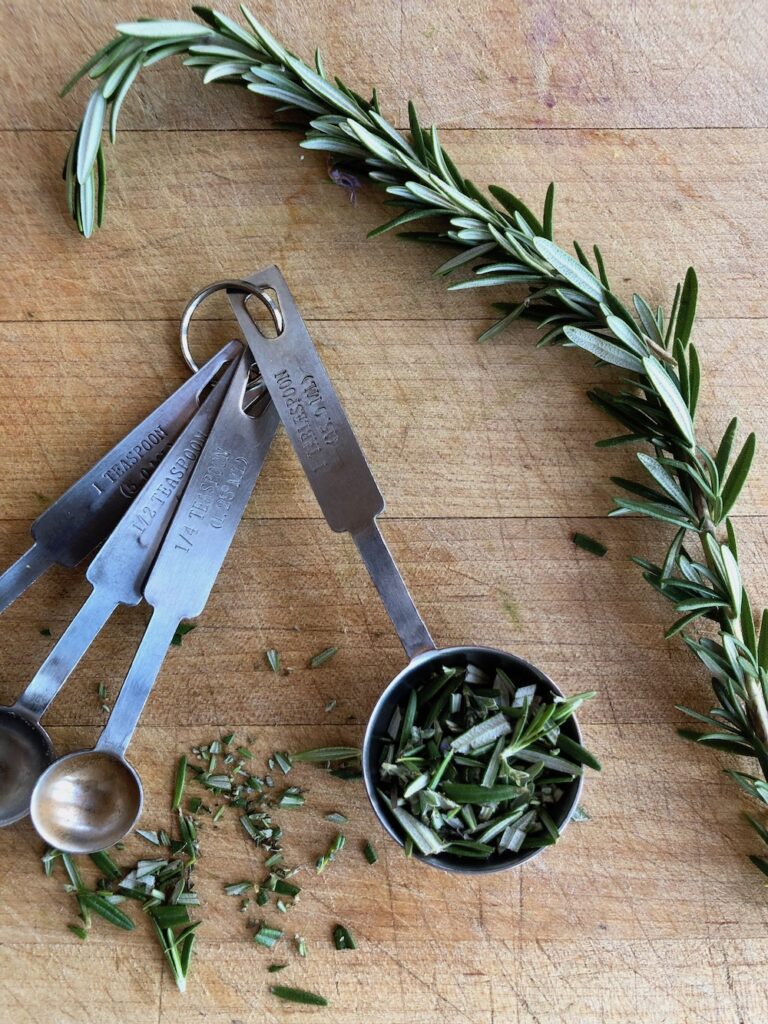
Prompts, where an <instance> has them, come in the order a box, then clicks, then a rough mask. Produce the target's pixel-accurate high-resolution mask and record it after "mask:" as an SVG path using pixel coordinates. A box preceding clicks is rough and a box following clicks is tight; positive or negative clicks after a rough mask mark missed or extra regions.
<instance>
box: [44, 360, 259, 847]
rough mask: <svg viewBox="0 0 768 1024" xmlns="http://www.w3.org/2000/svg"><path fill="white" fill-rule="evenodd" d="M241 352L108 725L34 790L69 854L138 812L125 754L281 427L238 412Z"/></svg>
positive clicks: (114, 833)
mask: <svg viewBox="0 0 768 1024" xmlns="http://www.w3.org/2000/svg"><path fill="white" fill-rule="evenodd" d="M250 363H251V359H250V356H249V355H248V354H247V353H246V354H244V356H243V357H242V358H241V360H240V361H239V363H238V366H237V370H236V371H235V375H234V377H233V379H232V383H231V384H230V386H229V389H228V391H227V394H226V395H225V397H224V400H223V403H222V406H221V410H220V412H219V415H218V418H217V419H216V421H215V423H214V424H213V427H212V428H211V431H210V434H209V435H208V440H207V442H206V444H205V447H204V449H203V451H202V453H201V454H200V456H199V458H198V461H197V465H196V466H195V469H194V472H193V473H192V476H191V478H190V480H189V483H188V485H187V488H186V490H185V492H184V495H183V497H182V499H181V502H180V503H179V508H178V511H177V512H176V515H175V516H174V518H173V520H172V522H171V525H170V527H169V528H168V532H167V534H166V536H165V539H164V541H163V545H162V547H161V548H160V551H159V553H158V556H157V560H156V562H155V565H154V567H153V569H152V572H151V574H150V576H149V579H148V580H147V583H146V586H145V588H144V596H145V598H146V600H147V602H148V603H149V604H150V605H151V606H152V608H153V609H154V611H153V613H152V618H151V619H150V622H149V625H148V626H147V629H146V631H145V633H144V636H143V638H142V641H141V644H140V645H139V648H138V651H137V652H136V656H135V658H134V660H133V663H132V665H131V667H130V669H129V671H128V675H127V676H126V678H125V682H124V683H123V686H122V688H121V690H120V693H119V695H118V698H117V701H116V702H115V705H114V707H113V709H112V713H111V714H110V716H109V720H108V721H107V725H106V727H105V729H104V731H103V732H102V734H101V736H100V737H99V740H98V742H97V743H96V746H95V747H94V748H93V749H92V750H85V751H77V752H75V753H73V754H68V755H67V756H66V757H62V758H60V759H59V760H58V761H55V762H54V763H53V764H52V765H51V766H50V767H49V768H48V769H47V770H46V771H45V773H44V774H43V775H42V776H41V777H40V779H39V781H38V783H37V785H36V786H35V789H34V791H33V793H32V801H31V808H30V813H31V817H32V823H33V824H34V826H35V828H36V829H37V831H38V832H39V834H40V835H41V836H42V838H43V839H44V840H45V841H46V842H47V843H49V844H50V845H51V846H54V847H56V848H58V849H60V850H64V851H65V852H68V853H94V852H95V851H97V850H103V849H105V848H107V847H109V846H112V845H114V843H116V842H117V841H118V840H120V839H122V838H123V836H124V835H125V834H126V833H127V832H129V831H130V829H131V828H132V827H133V825H134V824H135V822H136V820H137V818H138V817H139V815H140V813H141V807H142V801H143V794H142V788H141V780H140V779H139V775H138V773H137V771H136V769H135V768H133V767H132V766H131V764H129V762H128V761H127V760H126V757H125V751H126V749H127V747H128V744H129V743H130V740H131V737H132V736H133V733H134V730H135V728H136V725H137V723H138V721H139V718H140V717H141V713H142V711H143V709H144V705H145V703H146V701H147V698H148V697H149V694H150V692H151V690H152V686H153V685H154V682H155V679H156V677H157V674H158V672H159V671H160V668H161V666H162V663H163V659H164V658H165V654H166V652H167V650H168V647H169V645H170V643H171V640H172V639H173V635H174V633H175V632H176V629H177V628H178V625H179V623H180V622H181V620H182V619H190V618H194V617H195V616H197V615H200V613H201V612H202V611H203V608H204V607H205V604H206V601H207V600H208V595H209V594H210V592H211V588H212V587H213V584H214V582H215V580H216V576H217V574H218V571H219V569H220V567H221V564H222V562H223V561H224V558H225V556H226V553H227V551H228V549H229V546H230V543H231V541H232V538H233V537H234V534H235V531H236V529H237V526H238V524H239V522H240V519H241V517H242V515H243V512H244V510H245V506H246V505H247V503H248V499H249V497H250V495H251V492H252V491H253V488H254V485H255V483H256V479H257V477H258V475H259V472H260V471H261V467H262V465H263V463H264V459H265V457H266V454H267V452H268V450H269V446H270V444H271V443H272V438H273V437H274V434H275V430H276V429H277V425H278V423H279V420H278V417H277V414H276V412H275V409H274V406H273V405H272V403H271V402H269V401H266V402H264V403H262V405H261V410H260V413H259V415H258V416H257V417H256V418H251V417H250V416H248V415H247V414H246V413H244V412H243V409H242V401H243V394H244V392H245V388H246V384H247V380H248V372H249V367H250Z"/></svg>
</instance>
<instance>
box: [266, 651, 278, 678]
mask: <svg viewBox="0 0 768 1024" xmlns="http://www.w3.org/2000/svg"><path fill="white" fill-rule="evenodd" d="M266 658H267V662H268V663H269V667H270V668H271V669H272V671H273V672H275V673H277V672H279V671H280V655H279V654H278V653H277V651H276V650H275V648H274V647H270V648H269V650H268V651H267V652H266Z"/></svg>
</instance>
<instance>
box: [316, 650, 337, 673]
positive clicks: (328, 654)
mask: <svg viewBox="0 0 768 1024" xmlns="http://www.w3.org/2000/svg"><path fill="white" fill-rule="evenodd" d="M338 650H339V648H338V647H326V648H325V650H324V651H320V653H319V654H316V655H315V656H314V657H313V658H311V659H310V662H309V667H310V668H320V666H321V665H324V664H325V663H326V661H330V660H331V658H332V657H333V656H334V654H336V653H337V652H338Z"/></svg>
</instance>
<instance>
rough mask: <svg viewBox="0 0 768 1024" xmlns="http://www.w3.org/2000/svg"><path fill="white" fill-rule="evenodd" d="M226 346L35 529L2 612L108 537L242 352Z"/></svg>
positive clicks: (4, 592)
mask: <svg viewBox="0 0 768 1024" xmlns="http://www.w3.org/2000/svg"><path fill="white" fill-rule="evenodd" d="M237 346H238V342H231V343H230V345H227V346H225V347H224V348H223V349H222V350H221V351H220V352H218V353H217V354H216V355H215V356H214V357H213V358H212V359H210V360H209V361H208V362H207V363H206V364H205V366H204V367H203V368H202V370H201V372H200V375H199V376H197V375H196V376H194V377H192V378H191V379H190V380H187V381H185V382H184V383H183V384H182V385H181V387H180V388H177V390H176V391H174V392H173V394H172V395H170V396H169V397H168V398H167V399H166V400H165V401H164V402H163V403H162V404H161V405H159V406H158V407H157V408H156V409H155V410H154V411H153V412H151V413H150V414H149V416H147V417H146V419H144V420H142V421H141V423H139V425H138V426H137V427H134V429H133V430H131V431H130V433H128V434H126V435H125V437H124V438H123V439H122V440H121V441H118V443H117V444H116V445H115V446H114V448H112V450H111V451H109V452H107V454H106V455H104V456H103V457H102V458H101V459H99V461H98V462H97V463H96V464H95V465H94V466H92V467H91V468H90V469H89V470H88V472H87V473H85V474H84V475H83V476H81V477H80V479H79V480H78V481H77V482H76V483H74V484H73V485H72V486H71V487H70V488H69V490H67V491H65V492H64V494H62V496H61V497H60V498H58V499H57V500H56V501H55V502H54V503H53V504H52V505H51V506H50V507H49V508H47V509H46V510H45V512H43V513H42V514H41V515H39V516H38V517H37V519H36V520H35V521H34V523H33V524H32V526H31V528H30V532H31V534H32V537H33V538H34V544H33V545H32V547H31V548H29V549H28V550H27V551H25V552H24V554H23V555H21V557H20V558H18V559H17V560H16V561H15V562H14V564H13V565H12V566H10V567H9V568H8V569H6V571H5V572H4V573H3V574H2V576H0V612H3V611H5V609H6V608H7V607H8V605H9V604H11V603H12V602H13V601H15V600H16V598H17V597H19V596H20V595H21V594H23V593H24V591H25V590H26V589H27V587H29V586H30V585H31V584H32V583H34V582H35V580H36V579H38V578H39V577H40V576H42V574H43V573H44V572H45V571H46V570H47V569H49V568H50V567H51V566H52V565H55V564H57V563H58V564H59V565H63V566H66V567H68V568H73V567H74V566H76V565H77V564H78V563H79V562H82V560H83V559H84V558H85V557H86V556H87V555H89V554H90V553H91V551H94V550H95V549H96V548H97V547H98V546H99V544H101V542H102V541H103V540H104V539H105V538H106V537H107V536H108V534H109V533H110V532H111V530H112V528H113V527H114V525H115V523H116V522H117V521H118V519H119V518H120V516H121V515H122V514H123V512H125V510H126V509H127V508H128V506H129V505H130V503H131V502H132V501H133V499H134V498H135V497H136V495H137V493H138V492H139V490H140V489H141V488H142V487H143V486H144V484H145V483H146V481H147V480H148V479H149V477H150V476H151V474H152V471H153V470H154V468H155V467H156V466H157V465H158V463H159V462H160V460H161V459H162V457H163V456H164V455H165V453H166V452H167V451H168V449H169V447H170V446H171V444H172V443H173V442H174V441H175V440H176V438H177V437H178V436H179V434H180V433H181V431H182V430H183V429H184V427H185V426H186V425H187V423H189V420H190V418H191V417H192V416H193V415H194V413H195V412H196V411H197V408H198V405H199V404H200V401H199V400H200V393H201V392H202V391H203V390H204V388H205V387H206V385H207V384H209V383H210V381H211V380H213V378H214V377H215V376H216V374H217V373H218V372H219V370H220V369H221V368H222V366H224V364H225V363H227V362H230V361H231V360H232V359H233V358H234V356H235V355H236V354H237V352H238V348H237Z"/></svg>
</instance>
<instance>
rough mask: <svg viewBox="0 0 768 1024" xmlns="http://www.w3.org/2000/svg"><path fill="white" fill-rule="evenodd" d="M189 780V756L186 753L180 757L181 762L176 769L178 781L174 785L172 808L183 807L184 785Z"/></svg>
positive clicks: (175, 809)
mask: <svg viewBox="0 0 768 1024" xmlns="http://www.w3.org/2000/svg"><path fill="white" fill-rule="evenodd" d="M186 782H187V758H186V755H184V756H183V757H181V758H179V764H178V767H177V769H176V783H175V785H174V787H173V803H172V804H171V808H172V810H174V811H177V810H178V809H179V807H181V801H182V798H183V796H184V786H185V785H186Z"/></svg>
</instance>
